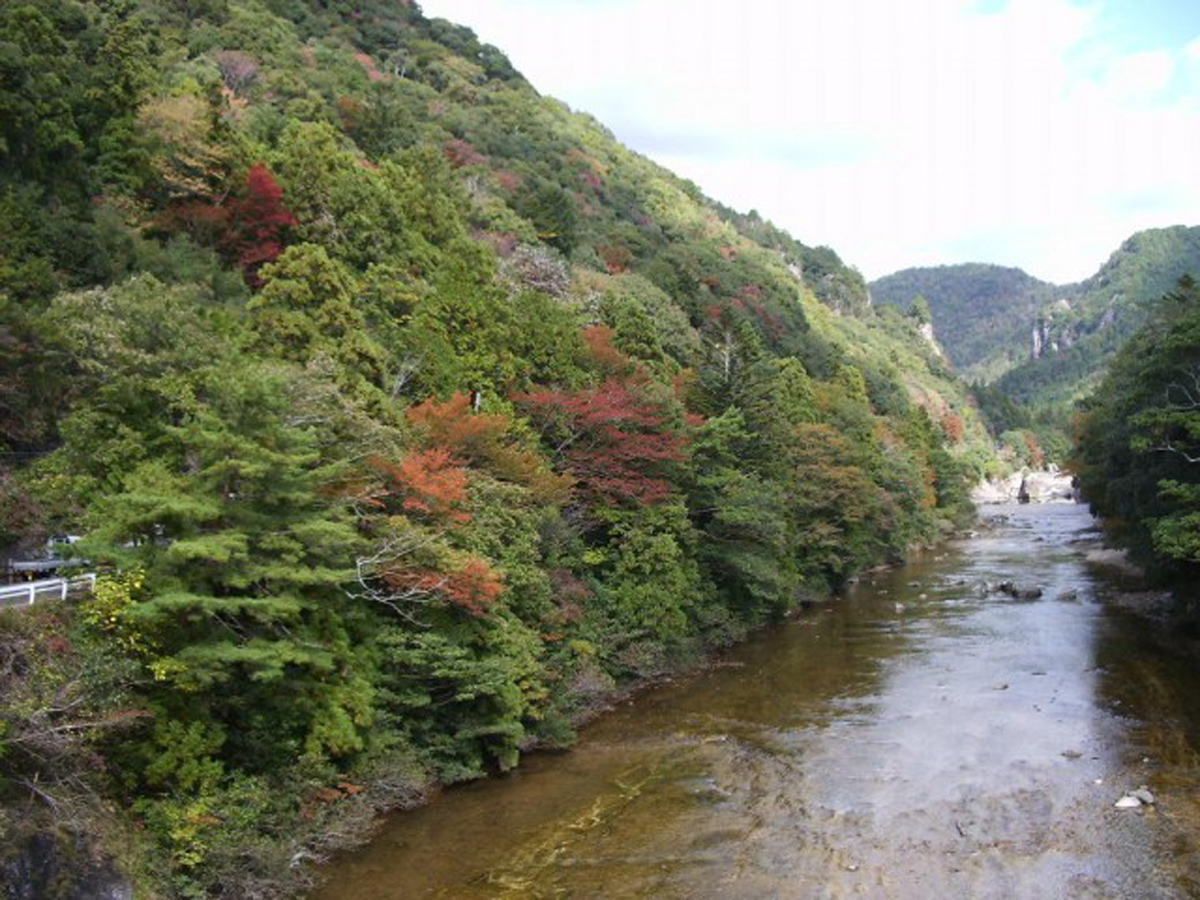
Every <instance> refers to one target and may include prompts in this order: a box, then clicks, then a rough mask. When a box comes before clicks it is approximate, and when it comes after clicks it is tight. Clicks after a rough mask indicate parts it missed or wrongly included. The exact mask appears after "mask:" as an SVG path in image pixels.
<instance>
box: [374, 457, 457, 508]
mask: <svg viewBox="0 0 1200 900" xmlns="http://www.w3.org/2000/svg"><path fill="white" fill-rule="evenodd" d="M369 463H370V466H371V468H372V469H374V470H375V472H376V473H378V474H379V475H382V476H383V478H384V480H385V482H386V489H387V490H388V491H389V493H391V494H393V495H394V496H397V497H399V498H400V507H401V509H403V510H404V511H406V512H412V513H419V514H422V515H424V516H426V517H428V518H430V519H433V520H435V521H439V522H446V523H451V524H460V523H463V522H469V521H470V519H471V516H470V514H469V513H467V512H466V511H465V510H464V509H463V507H464V506H465V505H466V502H467V473H466V470H465V469H464V468H463V467H462V466H461V465H459V463H458V461H457V460H456V459H454V457H453V456H452V455H451V454H450V451H449V450H448V449H446V448H445V447H435V448H433V449H430V450H413V451H411V452H410V453H408V454H407V455H406V456H405V457H404V459H402V460H401V461H400V462H399V463H393V462H390V461H389V460H386V459H384V458H382V457H380V456H373V457H371V458H370V460H369Z"/></svg>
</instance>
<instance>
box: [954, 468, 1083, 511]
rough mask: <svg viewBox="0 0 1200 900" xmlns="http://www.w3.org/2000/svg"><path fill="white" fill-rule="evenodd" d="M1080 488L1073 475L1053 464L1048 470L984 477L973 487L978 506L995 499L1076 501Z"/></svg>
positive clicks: (992, 501) (1034, 501)
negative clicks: (988, 478)
mask: <svg viewBox="0 0 1200 900" xmlns="http://www.w3.org/2000/svg"><path fill="white" fill-rule="evenodd" d="M1077 499H1078V492H1077V491H1076V489H1075V485H1074V484H1073V482H1072V479H1071V476H1070V475H1067V474H1065V473H1063V472H1060V471H1059V470H1058V467H1057V466H1054V465H1051V466H1050V467H1049V468H1047V469H1045V470H1039V471H1032V472H1031V471H1022V472H1014V473H1013V474H1012V475H1009V476H1008V477H1007V478H1005V479H1003V480H1001V481H981V482H980V483H979V484H977V485H976V486H975V487H974V488H973V489H972V490H971V501H972V502H973V503H974V504H975V505H976V506H983V505H987V504H992V503H1074V502H1075V501H1076V500H1077Z"/></svg>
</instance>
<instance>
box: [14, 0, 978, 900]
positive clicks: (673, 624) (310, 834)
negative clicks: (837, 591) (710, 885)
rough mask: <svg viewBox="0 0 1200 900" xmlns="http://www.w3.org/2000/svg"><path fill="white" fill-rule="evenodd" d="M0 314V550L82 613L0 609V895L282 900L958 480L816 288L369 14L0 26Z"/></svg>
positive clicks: (952, 436) (960, 506)
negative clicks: (70, 886) (388, 822)
mask: <svg viewBox="0 0 1200 900" xmlns="http://www.w3.org/2000/svg"><path fill="white" fill-rule="evenodd" d="M0 304H2V305H0V336H2V340H0V373H2V374H0V378H2V379H3V385H4V390H3V392H0V429H2V432H0V437H2V439H3V442H4V444H5V448H4V450H5V457H4V459H5V462H6V468H5V469H4V471H3V473H2V475H0V530H3V532H4V540H5V542H6V543H8V544H17V545H20V544H21V543H22V542H24V543H26V544H28V543H30V542H33V541H35V540H38V539H43V538H45V537H46V536H50V535H55V534H80V535H83V536H84V540H83V542H82V543H81V544H80V546H79V552H80V554H81V555H83V556H86V557H87V558H88V559H89V560H91V562H92V564H93V565H95V566H97V567H99V569H100V571H101V573H102V574H101V578H100V579H99V581H98V583H97V586H96V590H95V593H94V595H93V596H90V597H88V598H86V599H82V600H79V601H75V602H69V603H65V604H48V605H46V606H44V607H43V606H38V607H34V608H32V609H26V610H19V611H11V612H8V613H5V614H4V615H3V617H0V691H3V703H2V704H0V706H2V710H0V779H2V780H0V792H2V797H3V808H2V812H0V828H2V829H3V839H2V840H0V844H2V846H3V847H4V848H5V853H6V854H7V856H6V858H5V860H3V862H4V863H5V865H6V866H7V868H6V869H5V871H6V872H7V873H8V874H9V875H13V873H14V872H19V871H24V872H25V875H23V876H22V877H24V878H26V879H27V880H28V879H35V880H36V879H37V878H41V879H42V881H41V882H38V884H35V885H34V887H33V890H34V891H35V892H36V890H38V889H39V885H40V886H41V888H45V885H46V884H48V883H49V882H48V879H51V877H52V876H54V872H50V874H47V873H46V872H41V873H38V872H34V873H33V874H30V873H29V871H28V868H26V869H21V866H22V865H25V864H26V863H28V859H29V855H28V854H27V853H26V855H25V857H23V859H24V862H21V859H22V857H21V854H22V853H23V852H25V849H26V848H27V847H29V846H31V845H30V843H29V842H30V841H31V840H33V839H34V838H39V839H41V838H44V836H45V835H47V834H59V835H62V836H63V837H62V839H61V841H60V852H59V855H60V856H63V857H66V856H69V855H70V853H69V852H68V851H71V852H74V853H75V854H76V855H78V854H84V855H86V854H88V853H90V852H92V851H93V850H95V849H96V848H97V847H98V848H99V850H101V851H103V852H104V853H106V854H109V855H111V856H112V857H114V858H115V860H116V864H117V867H118V868H119V869H120V870H121V871H122V872H123V873H124V874H125V877H127V878H128V879H130V880H131V881H132V882H133V883H134V884H135V885H136V887H137V890H138V892H139V896H161V897H205V896H226V897H270V896H282V895H291V894H293V893H294V892H296V891H297V890H299V889H300V888H302V887H303V885H304V884H306V883H307V880H308V879H309V877H310V876H309V867H308V866H307V865H306V864H307V863H308V862H309V861H311V860H317V859H321V858H323V857H324V856H326V855H327V854H328V853H329V852H330V851H332V850H333V849H336V848H338V847H340V846H345V845H347V844H349V843H353V842H354V841H355V840H358V839H360V838H361V837H362V835H363V834H364V833H365V831H366V829H367V827H368V825H369V823H370V820H371V819H372V817H373V816H374V814H375V813H376V811H378V810H383V809H388V808H395V807H400V806H405V805H411V804H414V803H417V802H420V801H421V800H422V799H423V798H424V797H425V795H426V793H427V792H428V790H429V789H430V787H431V786H432V785H435V784H437V783H451V782H455V781H459V780H463V779H469V778H475V777H478V776H480V775H482V774H485V773H487V772H491V771H495V770H503V769H507V768H509V767H511V766H514V765H516V763H517V761H518V758H519V756H520V754H521V752H522V750H523V749H525V748H527V747H529V746H532V745H535V744H536V745H542V746H562V745H566V744H568V743H570V741H571V740H572V734H573V732H572V723H574V722H576V721H578V719H579V718H580V717H581V716H584V715H586V714H587V713H588V712H589V711H591V710H594V709H596V708H597V707H599V706H600V705H601V704H603V703H604V702H605V699H606V698H608V697H610V696H611V695H612V693H613V692H614V691H616V690H619V689H621V688H622V687H623V686H627V685H631V684H635V683H637V682H639V681H644V680H646V679H650V678H653V677H655V676H658V675H660V674H662V673H665V672H668V671H670V670H672V669H673V668H676V667H678V666H681V665H686V664H689V663H691V662H694V661H696V660H698V659H700V658H702V656H703V654H704V653H705V652H706V651H708V650H709V649H711V648H714V647H718V646H721V645H725V644H728V643H729V642H731V641H734V640H737V639H738V638H739V637H741V636H742V635H744V634H745V633H746V631H747V630H748V629H750V628H752V627H754V626H756V625H758V624H760V623H762V622H765V621H767V620H769V619H772V618H775V617H779V616H781V615H783V614H785V613H787V612H788V611H789V610H791V609H793V608H794V607H795V606H796V605H797V604H798V603H799V602H800V601H801V600H802V599H803V598H804V597H805V596H806V595H818V594H821V593H824V592H826V591H827V590H829V589H830V588H831V587H834V586H836V585H838V584H839V583H840V582H841V581H843V580H844V579H845V578H847V577H848V576H849V575H851V574H852V573H854V572H856V571H858V570H860V569H862V568H864V567H867V566H871V565H874V564H878V563H883V562H888V561H894V560H898V559H900V558H901V557H902V556H903V555H904V554H905V553H906V551H907V550H908V549H909V548H910V547H912V546H914V545H919V544H924V543H929V542H931V541H933V540H935V539H937V538H938V537H939V535H941V534H944V533H945V532H946V531H947V530H948V529H950V528H951V527H953V523H954V522H955V521H956V520H957V519H959V518H960V517H962V516H964V515H966V514H968V513H969V504H968V503H967V499H966V493H965V485H966V484H967V483H968V482H969V481H971V480H973V479H975V478H977V477H978V476H979V475H980V474H981V472H982V471H983V469H984V468H985V467H986V466H987V465H988V464H989V460H990V456H991V449H990V441H989V438H988V435H987V433H986V431H985V428H984V426H983V423H982V422H981V420H980V418H979V415H978V413H977V412H976V410H975V409H974V407H973V406H972V404H971V402H970V400H969V398H968V394H967V392H966V391H965V390H964V389H963V386H962V385H961V383H960V382H958V381H957V380H956V379H955V378H954V376H953V375H952V374H951V372H950V371H949V370H948V368H947V367H946V365H945V364H944V363H943V362H942V361H941V360H940V358H939V357H938V356H937V355H936V354H935V353H933V352H932V350H929V349H927V347H926V345H925V344H924V343H923V341H921V340H920V338H919V337H918V336H917V323H915V322H913V321H912V320H911V319H906V318H905V317H904V316H902V315H899V314H898V313H896V312H894V311H886V310H885V311H883V312H876V311H873V310H871V309H870V308H869V305H868V303H867V294H866V289H865V285H864V284H863V281H862V279H861V277H860V276H859V275H858V274H857V273H856V272H854V271H853V270H852V269H849V268H847V267H846V266H844V265H843V264H842V263H841V261H840V260H839V259H838V257H837V255H836V254H835V253H834V252H833V251H831V250H828V249H827V248H810V247H808V246H805V245H804V244H802V243H800V242H798V241H796V240H794V239H793V238H791V237H790V236H789V235H787V234H786V233H784V232H782V231H780V230H779V229H777V228H775V227H773V226H772V225H770V224H769V223H767V222H765V221H763V220H762V219H761V218H760V217H759V216H757V215H755V214H753V213H750V214H748V215H740V214H736V213H734V212H733V211H731V210H728V209H725V208H723V207H721V206H719V205H716V204H714V203H712V202H710V201H709V200H707V199H706V198H705V197H704V196H703V195H702V194H701V193H700V191H699V190H698V189H697V188H696V187H695V186H694V185H692V184H690V183H689V182H686V181H683V180H681V179H679V178H677V177H675V176H674V175H672V174H671V173H669V172H667V171H665V170H663V169H661V168H659V167H657V166H655V165H653V164H652V163H650V162H649V161H648V160H646V159H644V158H642V157H640V156H638V155H636V154H634V153H632V152H630V151H629V150H627V149H626V148H624V147H622V146H621V145H620V144H619V143H617V142H616V141H615V140H614V139H613V137H612V136H611V135H610V134H609V133H608V132H607V131H606V130H605V129H604V128H603V127H602V126H601V125H599V124H598V123H596V122H595V121H593V120H592V119H590V118H589V117H587V116H585V115H581V114H578V113H574V112H572V111H570V110H569V109H567V108H566V107H565V106H564V105H562V104H561V103H558V102H556V101H554V100H551V99H548V98H544V97H541V96H539V95H538V93H537V92H536V91H535V90H534V89H533V88H532V87H531V86H530V85H529V84H528V83H527V82H526V81H525V80H524V79H523V78H522V77H521V75H520V74H519V73H518V72H516V71H514V70H513V68H512V67H511V66H510V65H509V63H508V61H507V60H506V58H505V57H504V56H503V54H502V53H501V52H500V51H498V50H497V49H496V48H494V47H490V46H486V45H482V44H480V43H479V42H478V41H477V40H476V38H475V37H474V35H473V34H472V33H471V32H470V31H469V30H468V29H466V28H461V27H458V26H454V25H451V24H449V23H447V22H444V21H440V20H428V19H426V18H425V17H423V16H422V14H421V13H420V11H419V9H418V8H417V7H416V6H415V5H414V4H411V3H404V2H383V0H365V2H361V3H357V4H355V5H354V6H353V8H351V7H350V6H347V5H344V4H326V3H315V2H312V3H309V2H301V0H188V2H183V0H141V2H132V0H114V2H109V0H105V2H100V0H96V2H85V0H39V2H37V3H25V2H16V3H6V4H4V5H3V7H2V8H0ZM72 835H75V836H79V835H86V836H87V837H88V838H89V839H94V844H95V846H94V847H88V846H83V847H82V848H81V847H80V845H79V844H78V842H77V841H75V839H74V838H73V837H72ZM39 836H41V837H39ZM64 865H65V864H64ZM51 868H53V867H51ZM60 874H61V873H60ZM14 877H15V876H14ZM54 877H57V876H54Z"/></svg>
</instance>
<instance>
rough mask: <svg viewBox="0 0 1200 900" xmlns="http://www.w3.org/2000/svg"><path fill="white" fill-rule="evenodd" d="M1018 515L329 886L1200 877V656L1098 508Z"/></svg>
mask: <svg viewBox="0 0 1200 900" xmlns="http://www.w3.org/2000/svg"><path fill="white" fill-rule="evenodd" d="M1003 512H1005V513H1006V514H1007V515H1008V516H1009V517H1010V518H1009V520H1008V521H1007V522H1004V523H1002V524H1001V525H999V526H998V527H997V528H995V529H992V530H989V531H986V532H985V533H983V534H982V535H981V536H979V537H977V538H974V539H971V540H969V541H964V542H961V543H959V544H954V545H951V546H949V547H947V548H945V549H943V550H942V551H939V553H938V554H937V555H931V556H929V557H927V558H925V559H923V560H920V561H918V562H916V563H914V564H912V565H910V566H907V567H905V568H904V569H902V570H897V571H894V572H889V573H884V574H882V575H877V576H876V577H875V578H874V580H873V583H864V584H861V585H859V586H858V587H856V588H855V589H854V590H853V591H852V592H850V594H849V595H848V596H846V597H845V598H842V599H840V600H838V601H837V602H835V603H832V604H829V605H828V606H826V607H823V608H820V609H819V610H817V611H814V612H812V613H810V614H808V615H806V616H805V617H804V618H801V619H800V620H798V621H795V622H792V623H789V624H787V625H782V626H780V627H778V628H776V629H773V630H770V631H768V632H764V633H762V634H759V635H757V636H756V637H755V638H754V639H752V640H751V641H749V642H748V643H746V644H745V645H743V646H741V647H739V648H738V649H737V650H735V651H734V652H733V653H731V654H730V656H729V658H728V663H729V665H726V666H723V667H720V668H717V669H714V670H713V671H710V672H707V673H705V674H703V675H702V676H699V677H697V678H695V679H692V680H689V681H687V682H686V683H680V684H675V685H669V686H667V687H664V688H661V689H658V690H655V691H653V692H651V693H649V694H647V695H644V696H642V697H641V698H639V699H638V700H637V702H636V703H635V704H632V705H630V706H626V707H623V708H622V709H620V710H618V711H617V712H615V713H613V714H611V715H609V716H607V717H605V718H604V719H602V720H601V721H599V722H597V723H595V724H594V725H592V726H591V727H590V728H588V729H587V730H586V731H585V733H584V735H583V737H582V739H581V741H580V743H579V744H578V746H577V747H576V748H574V749H573V750H572V751H571V752H569V753H565V754H536V755H533V756H530V757H528V758H526V759H525V760H524V761H523V762H522V765H521V768H520V769H519V770H518V771H517V772H516V773H514V774H512V775H511V776H509V777H506V778H504V779H497V780H492V781H484V782H478V783H475V784H471V785H466V786H463V787H460V788H456V789H453V790H450V791H447V792H446V793H445V794H444V795H443V796H442V797H441V798H439V799H438V800H437V801H436V802H435V803H434V804H432V805H431V806H429V807H427V808H425V809H422V810H418V811H416V812H412V813H405V814H401V815H398V816H396V817H395V818H394V819H393V820H392V821H391V822H390V823H389V825H388V826H387V827H386V828H385V830H384V831H383V832H382V833H381V834H380V836H379V837H378V838H377V839H376V840H375V841H374V842H373V843H372V844H371V845H370V846H369V847H367V848H365V849H364V850H363V851H361V852H359V853H357V854H354V855H351V856H349V857H347V858H345V859H343V860H341V861H339V862H338V863H337V864H336V865H335V866H333V867H332V868H331V870H330V872H329V875H330V883H329V886H328V888H327V889H326V890H325V891H324V892H323V893H321V894H320V895H319V896H320V898H321V900H350V898H354V900H385V898H390V900H400V898H405V900H409V898H420V897H438V898H484V897H531V898H540V897H546V898H550V897H571V898H592V897H596V898H625V897H628V898H636V897H646V898H650V897H653V898H775V897H796V898H823V897H829V898H833V897H850V896H869V897H896V898H910V897H911V898H923V900H924V898H931V897H966V896H971V897H995V898H1022V897H1030V898H1033V897H1038V898H1042V897H1055V898H1057V897H1079V898H1085V897H1086V898H1131V897H1187V896H1200V887H1198V885H1200V877H1198V874H1197V873H1200V843H1198V840H1197V837H1198V835H1200V790H1198V788H1200V767H1198V765H1197V762H1198V757H1197V748H1198V747H1200V733H1198V726H1200V677H1198V673H1197V666H1196V665H1195V664H1194V663H1192V662H1189V661H1188V660H1187V658H1186V657H1185V656H1183V655H1182V654H1179V653H1175V652H1172V651H1170V650H1167V649H1165V648H1162V647H1159V646H1158V645H1157V643H1156V638H1155V634H1154V631H1153V629H1152V628H1150V627H1148V626H1147V625H1146V624H1145V623H1144V622H1142V621H1140V620H1138V619H1135V618H1132V617H1130V616H1129V615H1128V614H1125V613H1122V612H1121V611H1120V610H1117V609H1113V608H1111V607H1110V606H1109V605H1106V604H1103V603H1102V602H1101V600H1102V597H1103V595H1104V593H1105V592H1106V591H1109V590H1111V586H1110V585H1109V584H1108V583H1107V582H1105V581H1104V576H1103V574H1102V573H1099V572H1095V571H1092V570H1090V569H1089V568H1087V566H1086V565H1085V564H1084V562H1083V556H1082V553H1083V548H1084V547H1085V546H1086V541H1087V540H1089V539H1090V537H1091V534H1092V533H1091V531H1090V529H1091V520H1090V518H1089V517H1088V516H1087V513H1086V511H1085V510H1083V509H1082V508H1080V507H1075V506H1049V507H1012V508H1006V509H1004V510H1003ZM1003 579H1011V580H1014V581H1016V582H1018V583H1020V584H1026V585H1031V586H1037V587H1040V588H1042V591H1043V594H1042V597H1041V598H1040V599H1037V600H1034V601H1023V602H1019V601H1014V600H1011V599H1008V598H1006V597H1003V596H1001V595H995V594H993V595H986V594H985V592H984V591H981V590H980V589H979V583H980V582H986V581H991V582H996V581H1000V580H1003ZM922 595H924V596H922ZM1143 783H1146V784H1149V785H1150V787H1151V788H1152V790H1153V791H1154V792H1155V794H1157V795H1158V800H1159V803H1158V805H1157V806H1156V807H1155V808H1153V809H1149V810H1147V811H1145V812H1121V811H1117V810H1114V809H1113V808H1112V804H1113V801H1114V800H1115V799H1116V798H1117V797H1119V796H1120V795H1121V793H1122V792H1123V791H1124V790H1126V789H1130V788H1136V787H1138V786H1139V785H1140V784H1143Z"/></svg>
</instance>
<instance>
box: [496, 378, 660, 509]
mask: <svg viewBox="0 0 1200 900" xmlns="http://www.w3.org/2000/svg"><path fill="white" fill-rule="evenodd" d="M516 400H517V401H518V402H519V403H520V404H522V406H524V407H525V408H526V409H527V410H529V412H530V415H531V416H532V417H533V418H534V419H535V420H537V421H539V422H540V423H541V424H542V426H543V431H544V434H546V436H547V437H548V438H549V439H550V440H551V441H552V442H553V443H554V444H555V455H556V456H557V457H558V458H559V460H560V462H561V464H562V465H563V466H564V467H565V468H566V469H567V471H569V472H570V474H571V475H572V476H574V477H575V478H576V479H577V480H578V482H579V483H580V485H581V487H582V488H583V489H584V490H585V491H587V492H589V493H591V494H592V495H594V496H595V497H596V498H597V499H598V500H600V501H601V502H605V503H610V504H616V503H621V502H634V503H639V504H653V503H659V502H661V501H663V500H664V499H666V498H667V496H668V495H669V494H670V493H671V482H670V481H669V480H668V479H667V478H666V477H664V475H665V473H664V472H663V469H664V467H665V466H666V465H667V464H669V463H672V462H679V461H681V460H682V459H683V458H684V453H683V450H684V438H683V436H682V435H680V434H679V433H678V432H677V431H675V430H674V429H673V428H671V427H670V426H669V425H668V423H667V420H666V417H665V416H664V415H663V413H662V411H661V409H660V408H659V407H658V406H657V405H655V404H654V403H651V402H649V401H648V400H645V399H643V398H642V397H640V396H639V395H638V394H637V393H636V392H635V391H634V390H633V389H632V388H631V387H630V386H629V385H626V384H623V383H621V382H619V381H616V380H613V379H609V380H607V381H605V382H604V383H602V384H601V385H600V386H599V387H597V388H592V389H588V390H579V391H536V392H533V393H529V394H522V395H519V396H518V397H517V398H516Z"/></svg>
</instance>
